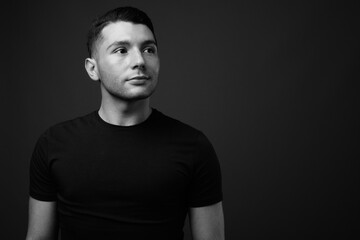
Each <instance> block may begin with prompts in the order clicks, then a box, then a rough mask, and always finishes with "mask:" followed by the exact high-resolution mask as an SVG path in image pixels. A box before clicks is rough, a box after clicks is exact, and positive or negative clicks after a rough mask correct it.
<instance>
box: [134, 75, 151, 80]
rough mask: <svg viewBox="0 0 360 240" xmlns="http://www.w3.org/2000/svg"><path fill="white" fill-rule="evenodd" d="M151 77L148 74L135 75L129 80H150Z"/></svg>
mask: <svg viewBox="0 0 360 240" xmlns="http://www.w3.org/2000/svg"><path fill="white" fill-rule="evenodd" d="M149 79H150V77H149V76H147V75H138V76H134V77H131V78H129V80H149Z"/></svg>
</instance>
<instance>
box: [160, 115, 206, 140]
mask: <svg viewBox="0 0 360 240" xmlns="http://www.w3.org/2000/svg"><path fill="white" fill-rule="evenodd" d="M154 119H155V120H156V123H157V125H158V126H159V127H161V128H163V129H164V130H166V131H168V132H172V133H174V134H177V135H185V136H188V137H193V138H198V137H199V136H200V135H203V133H202V132H201V130H199V129H196V128H195V127H193V126H191V125H189V124H187V123H184V122H182V121H180V120H178V119H175V118H173V117H170V116H168V115H165V114H164V113H162V112H160V111H158V110H156V109H154Z"/></svg>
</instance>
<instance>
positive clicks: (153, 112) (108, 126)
mask: <svg viewBox="0 0 360 240" xmlns="http://www.w3.org/2000/svg"><path fill="white" fill-rule="evenodd" d="M151 110H152V111H151V113H150V115H149V116H148V117H147V118H146V119H145V120H144V121H142V122H140V123H137V124H134V125H130V126H121V125H115V124H111V123H108V122H106V121H105V120H104V119H102V118H101V117H100V115H99V110H96V111H94V112H93V115H95V119H96V121H97V122H98V123H100V124H101V125H102V126H104V127H107V128H112V129H124V130H126V129H136V128H141V127H143V126H146V125H147V124H148V123H149V122H151V121H152V119H153V118H154V116H155V115H156V114H157V112H158V111H157V110H156V109H155V108H151Z"/></svg>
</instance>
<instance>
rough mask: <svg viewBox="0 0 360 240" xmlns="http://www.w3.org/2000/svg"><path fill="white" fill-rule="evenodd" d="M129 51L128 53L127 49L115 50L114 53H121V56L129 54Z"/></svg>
mask: <svg viewBox="0 0 360 240" xmlns="http://www.w3.org/2000/svg"><path fill="white" fill-rule="evenodd" d="M127 52H128V51H127V49H126V48H116V49H115V50H114V53H120V54H125V53H127Z"/></svg>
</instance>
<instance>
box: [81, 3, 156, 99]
mask: <svg viewBox="0 0 360 240" xmlns="http://www.w3.org/2000/svg"><path fill="white" fill-rule="evenodd" d="M88 49H89V54H90V57H89V58H87V59H86V60H85V68H86V71H87V72H88V74H89V76H90V78H91V79H93V80H95V81H100V83H101V93H102V100H103V101H107V102H114V101H115V99H121V100H122V101H136V100H141V99H146V98H148V97H149V96H150V95H151V94H152V93H153V92H154V91H155V87H156V85H157V79H158V74H159V69H160V61H159V56H158V51H157V42H156V39H155V35H154V28H153V26H152V23H151V21H150V19H149V17H148V16H147V15H146V14H145V13H144V12H142V11H140V10H138V9H135V8H132V7H122V8H117V9H114V10H112V11H110V12H108V13H106V14H105V15H104V16H102V17H100V18H98V19H97V20H95V22H94V23H93V25H92V27H91V29H90V31H89V37H88Z"/></svg>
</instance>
